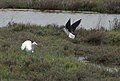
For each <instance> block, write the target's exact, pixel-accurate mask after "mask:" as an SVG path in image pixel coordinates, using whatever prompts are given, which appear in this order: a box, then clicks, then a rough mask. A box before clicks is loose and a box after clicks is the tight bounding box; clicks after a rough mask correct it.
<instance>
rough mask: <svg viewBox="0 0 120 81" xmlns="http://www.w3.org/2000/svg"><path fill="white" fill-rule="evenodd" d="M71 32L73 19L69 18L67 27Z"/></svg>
mask: <svg viewBox="0 0 120 81" xmlns="http://www.w3.org/2000/svg"><path fill="white" fill-rule="evenodd" d="M65 28H66V29H67V30H68V31H69V32H71V19H69V20H68V22H67V23H66V27H65Z"/></svg>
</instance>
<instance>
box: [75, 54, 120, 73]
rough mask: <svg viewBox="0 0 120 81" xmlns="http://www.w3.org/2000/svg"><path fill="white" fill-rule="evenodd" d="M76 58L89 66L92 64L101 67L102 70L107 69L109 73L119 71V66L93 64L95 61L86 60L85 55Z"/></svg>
mask: <svg viewBox="0 0 120 81" xmlns="http://www.w3.org/2000/svg"><path fill="white" fill-rule="evenodd" d="M77 60H78V61H80V62H82V63H84V64H87V65H90V66H94V67H96V68H98V69H103V70H104V71H108V72H110V73H113V72H119V70H120V68H119V67H106V66H104V65H99V64H95V63H91V62H90V61H87V57H82V56H80V57H77Z"/></svg>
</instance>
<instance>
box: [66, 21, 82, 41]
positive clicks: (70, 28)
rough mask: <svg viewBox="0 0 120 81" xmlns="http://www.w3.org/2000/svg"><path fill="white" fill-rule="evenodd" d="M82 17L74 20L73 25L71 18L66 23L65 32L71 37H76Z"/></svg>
mask: <svg viewBox="0 0 120 81" xmlns="http://www.w3.org/2000/svg"><path fill="white" fill-rule="evenodd" d="M80 22H81V19H80V20H78V21H76V22H74V23H73V24H72V25H71V19H69V20H68V22H67V23H66V26H65V28H64V32H65V33H66V34H67V35H68V37H69V38H71V39H74V38H75V33H74V31H75V29H76V28H77V27H78V25H79V24H80Z"/></svg>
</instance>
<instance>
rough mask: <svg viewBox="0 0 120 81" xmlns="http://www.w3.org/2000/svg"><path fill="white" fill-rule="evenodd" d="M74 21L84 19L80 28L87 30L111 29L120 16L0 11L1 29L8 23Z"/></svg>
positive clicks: (60, 23) (62, 22)
mask: <svg viewBox="0 0 120 81" xmlns="http://www.w3.org/2000/svg"><path fill="white" fill-rule="evenodd" d="M69 18H71V19H72V23H73V22H75V21H77V20H79V19H82V21H81V24H80V25H79V28H80V27H84V28H86V29H89V28H96V27H101V26H102V27H105V28H109V27H111V24H110V22H113V21H114V19H115V18H117V19H118V20H120V14H85V13H70V12H69V13H68V12H63V13H49V12H39V11H11V10H0V27H3V26H6V25H7V24H8V22H15V23H30V24H37V25H42V26H43V25H48V24H57V25H65V24H66V22H67V21H68V19H69Z"/></svg>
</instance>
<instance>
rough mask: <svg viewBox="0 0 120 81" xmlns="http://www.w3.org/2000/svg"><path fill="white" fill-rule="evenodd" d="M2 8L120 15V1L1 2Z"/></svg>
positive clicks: (0, 6) (28, 0) (35, 0)
mask: <svg viewBox="0 0 120 81" xmlns="http://www.w3.org/2000/svg"><path fill="white" fill-rule="evenodd" d="M0 8H3V9H4V8H18V9H39V10H70V11H93V12H101V13H120V1H119V0H0Z"/></svg>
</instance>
